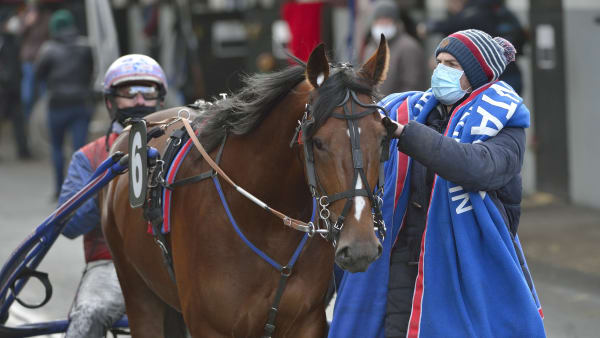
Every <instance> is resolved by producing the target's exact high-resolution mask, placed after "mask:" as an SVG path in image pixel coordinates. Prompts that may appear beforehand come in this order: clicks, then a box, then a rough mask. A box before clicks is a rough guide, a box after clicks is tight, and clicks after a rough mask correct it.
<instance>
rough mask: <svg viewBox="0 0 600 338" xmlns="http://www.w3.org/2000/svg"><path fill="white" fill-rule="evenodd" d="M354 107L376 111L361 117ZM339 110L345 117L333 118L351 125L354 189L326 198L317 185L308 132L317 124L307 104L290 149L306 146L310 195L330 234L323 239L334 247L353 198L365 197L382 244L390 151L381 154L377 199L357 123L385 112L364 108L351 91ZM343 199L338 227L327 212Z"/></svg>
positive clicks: (364, 112) (369, 106) (361, 113)
mask: <svg viewBox="0 0 600 338" xmlns="http://www.w3.org/2000/svg"><path fill="white" fill-rule="evenodd" d="M350 98H352V101H351V102H350V111H349V112H348V107H347V105H346V103H347V102H348V101H349V99H350ZM354 103H356V104H357V105H359V106H362V107H365V108H373V109H368V110H365V111H362V112H360V113H357V114H353V111H352V108H353V106H354ZM339 106H342V107H343V109H344V114H336V113H332V114H331V116H332V117H334V118H338V119H344V120H346V121H347V124H348V132H349V134H350V143H351V150H352V162H353V167H354V177H353V179H352V187H350V189H349V190H347V191H344V192H341V193H336V194H333V195H327V193H326V192H325V190H324V189H323V187H321V186H320V184H319V181H318V179H317V175H316V170H315V163H314V153H313V142H312V139H311V138H308V137H307V135H309V133H308V130H309V128H310V127H311V126H312V124H313V123H314V119H312V118H311V119H309V115H310V105H308V104H307V105H306V111H305V113H304V116H303V117H302V120H301V121H298V122H299V124H298V127H297V128H296V132H295V134H294V136H293V138H292V141H291V142H290V146H293V145H294V144H295V143H296V142H297V143H298V144H303V145H304V147H303V149H304V158H305V165H306V175H307V179H308V183H309V187H310V192H311V194H312V195H313V197H314V198H315V199H318V200H319V204H320V207H321V211H320V213H319V214H320V219H321V220H323V222H324V223H325V225H326V229H327V231H326V233H327V235H326V236H324V234H323V232H321V235H322V236H324V237H326V238H327V239H328V240H330V241H331V242H332V243H333V244H334V245H335V243H336V241H337V238H338V237H339V233H340V231H341V230H342V228H343V225H344V221H345V219H346V217H347V215H348V213H349V212H350V209H351V207H352V203H353V198H354V197H357V196H363V197H367V198H368V199H369V202H370V203H371V206H372V209H373V210H372V213H373V220H374V224H375V228H376V229H377V230H378V232H379V234H380V237H381V239H382V240H383V238H384V237H383V235H384V233H385V224H384V222H383V216H382V214H381V196H380V195H382V194H383V185H384V182H385V172H384V170H383V169H384V168H383V164H384V162H385V160H387V158H388V155H389V153H388V147H384V148H383V149H382V150H381V151H382V154H381V155H382V156H381V162H380V168H379V180H378V191H377V196H376V195H375V194H374V193H373V191H372V190H371V188H370V186H369V182H368V180H367V175H366V173H365V170H364V161H363V154H362V151H361V149H360V133H359V129H358V120H359V119H361V118H363V117H365V116H368V115H370V114H373V112H374V109H379V110H383V111H385V110H384V109H383V108H382V107H380V106H377V105H375V104H372V105H371V104H363V103H362V102H360V100H359V99H358V98H357V96H356V93H355V92H354V91H350V90H348V92H347V93H346V96H345V98H344V100H343V101H342V103H340V104H339V105H338V107H339ZM296 140H297V141H296ZM386 143H387V144H389V140H388V138H386V141H385V142H384V146H385V144H386ZM358 179H360V180H361V182H362V184H363V185H364V186H362V187H361V188H358V187H357V182H358ZM319 191H320V192H321V193H322V195H321V196H319V193H318V192H319ZM341 199H346V202H345V204H344V208H343V209H342V213H341V214H340V215H339V216H338V218H337V220H336V222H335V224H332V222H331V221H330V216H331V214H330V212H329V210H328V209H327V207H328V206H329V205H330V204H331V203H333V202H335V201H338V200H341Z"/></svg>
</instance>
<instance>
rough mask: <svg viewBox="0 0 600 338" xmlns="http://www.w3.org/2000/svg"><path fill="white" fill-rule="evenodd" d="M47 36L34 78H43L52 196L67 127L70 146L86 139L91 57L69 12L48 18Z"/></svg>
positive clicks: (57, 183) (58, 183)
mask: <svg viewBox="0 0 600 338" xmlns="http://www.w3.org/2000/svg"><path fill="white" fill-rule="evenodd" d="M50 34H51V38H52V39H51V40H49V41H47V42H45V43H44V44H43V45H42V47H41V49H40V53H39V55H38V57H37V59H36V63H35V76H36V80H41V81H45V82H46V86H47V90H48V96H49V102H48V130H49V134H50V141H51V146H52V164H53V166H54V175H55V187H54V189H55V190H54V197H55V198H58V193H59V191H60V186H61V185H62V182H63V179H64V154H63V144H64V140H65V135H66V133H67V130H68V131H70V133H71V138H72V140H71V141H72V145H73V149H74V150H77V149H79V148H81V147H82V146H83V145H84V144H85V142H86V139H87V133H88V125H89V123H90V119H91V117H92V113H93V109H92V102H91V99H92V91H91V84H92V79H93V68H94V67H93V57H92V50H91V48H90V46H89V44H88V42H87V40H86V39H85V38H84V37H82V36H80V35H79V31H78V30H77V28H76V27H75V21H74V18H73V15H72V14H71V12H69V11H68V10H66V9H61V10H58V11H56V12H54V13H53V14H52V17H51V19H50Z"/></svg>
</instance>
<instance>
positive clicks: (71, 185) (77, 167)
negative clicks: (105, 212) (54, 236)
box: [58, 150, 100, 238]
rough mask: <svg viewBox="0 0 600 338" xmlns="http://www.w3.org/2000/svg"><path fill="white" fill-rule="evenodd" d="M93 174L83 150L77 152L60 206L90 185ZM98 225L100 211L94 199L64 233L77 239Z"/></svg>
mask: <svg viewBox="0 0 600 338" xmlns="http://www.w3.org/2000/svg"><path fill="white" fill-rule="evenodd" d="M93 173H94V171H93V170H92V167H91V165H90V162H89V160H88V159H87V157H86V156H85V155H84V154H83V152H82V151H81V150H78V151H77V152H75V154H73V158H72V159H71V163H70V164H69V170H68V173H67V177H66V178H65V181H64V183H63V185H62V187H61V190H60V196H59V198H58V203H59V205H60V204H62V203H64V202H66V201H67V200H68V199H69V198H71V197H72V196H73V195H75V194H76V193H77V192H78V191H79V190H81V188H83V187H84V186H85V185H86V184H87V183H88V181H89V179H90V177H91V176H92V174H93ZM98 223H100V210H99V209H98V205H97V202H96V197H92V198H90V199H89V200H87V201H86V202H85V203H83V204H82V205H81V206H80V207H79V208H78V209H77V210H76V211H75V212H74V213H73V215H72V216H71V218H70V219H69V220H68V221H67V224H66V225H65V227H64V228H63V230H62V233H63V235H65V236H66V237H68V238H75V237H77V236H79V235H83V234H85V233H87V232H89V231H90V230H92V229H94V228H95V227H96V226H97V225H98Z"/></svg>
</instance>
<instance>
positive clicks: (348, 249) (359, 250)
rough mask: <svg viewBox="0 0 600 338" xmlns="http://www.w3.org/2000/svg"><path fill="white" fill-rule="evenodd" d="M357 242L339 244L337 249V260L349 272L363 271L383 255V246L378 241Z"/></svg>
mask: <svg viewBox="0 0 600 338" xmlns="http://www.w3.org/2000/svg"><path fill="white" fill-rule="evenodd" d="M376 243H377V244H376V245H373V243H372V242H363V243H357V244H354V245H344V246H339V247H338V248H337V250H336V251H335V262H336V263H337V264H338V265H339V266H340V267H341V268H342V269H344V270H346V271H349V272H363V271H365V270H367V268H368V267H369V264H371V262H373V261H374V260H376V259H377V258H379V256H381V252H382V251H383V247H382V246H381V244H380V243H379V241H377V242H376Z"/></svg>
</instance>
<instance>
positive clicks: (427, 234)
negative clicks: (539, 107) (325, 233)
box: [329, 29, 545, 337]
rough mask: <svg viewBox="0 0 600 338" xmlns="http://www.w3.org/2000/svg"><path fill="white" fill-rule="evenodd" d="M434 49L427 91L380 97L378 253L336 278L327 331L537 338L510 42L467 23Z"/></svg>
mask: <svg viewBox="0 0 600 338" xmlns="http://www.w3.org/2000/svg"><path fill="white" fill-rule="evenodd" d="M435 56H436V60H437V63H438V66H437V68H436V69H435V71H434V72H433V75H432V77H431V89H429V90H427V91H426V92H408V93H397V94H392V95H389V96H387V97H385V98H384V99H383V100H382V101H381V102H380V103H379V105H381V106H383V107H385V108H386V109H387V111H388V112H389V114H390V118H391V119H392V120H394V121H396V122H388V123H384V124H386V128H387V129H388V131H390V132H393V134H394V135H395V137H396V138H397V140H396V139H395V140H393V141H392V142H391V145H390V160H389V161H388V162H387V163H386V168H385V170H386V182H385V193H384V198H383V200H384V201H383V210H384V219H385V221H386V223H387V233H386V236H385V240H384V241H383V247H384V252H383V254H382V256H381V258H379V259H378V260H377V261H375V262H374V263H373V264H372V265H371V266H370V267H369V269H368V270H367V271H366V272H365V273H355V274H350V273H346V274H345V275H344V277H343V278H342V281H341V283H340V287H339V289H338V297H337V300H336V306H335V310H334V315H333V322H332V325H331V331H330V333H329V337H349V336H353V337H384V336H385V337H407V336H408V337H544V336H545V332H544V326H543V321H542V318H543V316H542V312H541V307H540V304H539V300H538V298H537V295H536V292H535V288H534V286H533V282H532V280H531V275H530V273H529V271H528V268H527V264H526V263H525V258H524V255H523V252H522V250H521V245H520V243H519V240H518V237H517V228H518V225H519V216H520V202H521V190H522V186H521V176H520V171H521V166H522V163H523V154H524V152H525V128H527V127H529V110H528V109H527V107H525V105H524V104H523V100H522V99H521V98H520V97H519V96H518V95H517V94H516V93H515V91H514V90H513V88H512V87H510V86H509V85H508V84H506V83H505V82H502V81H497V79H498V77H499V76H500V75H501V74H502V72H503V71H504V70H505V68H506V65H507V64H508V63H509V62H512V61H514V57H515V49H514V47H513V46H512V45H511V44H510V43H509V42H508V41H506V40H505V39H503V38H492V37H491V36H490V35H488V34H486V33H484V32H482V31H479V30H473V29H471V30H465V31H459V32H456V33H454V34H451V35H449V36H448V37H446V38H445V39H443V40H442V41H441V42H440V44H439V45H438V47H437V49H436V51H435Z"/></svg>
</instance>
